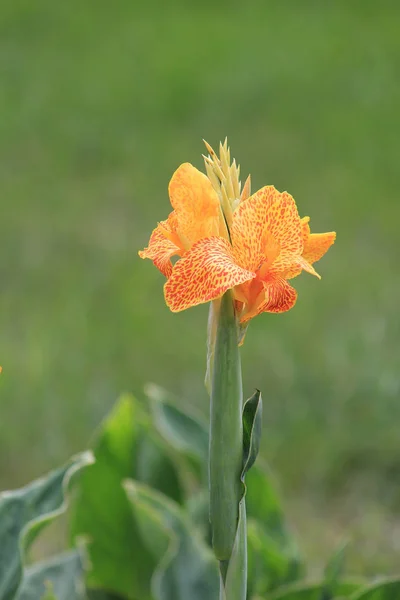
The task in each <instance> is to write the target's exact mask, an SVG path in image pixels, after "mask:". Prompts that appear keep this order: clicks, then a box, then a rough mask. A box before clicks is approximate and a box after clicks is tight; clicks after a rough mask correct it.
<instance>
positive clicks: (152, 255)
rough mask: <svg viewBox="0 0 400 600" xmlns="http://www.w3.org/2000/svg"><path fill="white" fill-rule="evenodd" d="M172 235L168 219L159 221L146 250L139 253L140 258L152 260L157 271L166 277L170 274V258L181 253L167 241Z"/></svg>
mask: <svg viewBox="0 0 400 600" xmlns="http://www.w3.org/2000/svg"><path fill="white" fill-rule="evenodd" d="M173 235H174V232H173V230H172V229H171V223H170V219H168V220H166V221H161V223H159V224H158V225H157V227H156V228H155V229H154V231H153V233H152V234H151V236H150V240H149V245H148V246H147V248H144V250H141V251H140V252H139V256H140V257H141V258H149V259H150V260H152V261H153V263H154V265H155V266H156V267H157V269H159V270H160V271H161V273H163V275H165V276H166V277H169V276H170V275H171V273H172V264H171V256H173V255H174V254H180V252H181V251H180V248H179V246H177V245H176V244H174V242H172V241H171V240H170V239H168V237H172V236H173ZM167 236H168V237H167Z"/></svg>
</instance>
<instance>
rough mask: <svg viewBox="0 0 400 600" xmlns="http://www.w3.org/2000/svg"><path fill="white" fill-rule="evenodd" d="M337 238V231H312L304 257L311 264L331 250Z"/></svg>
mask: <svg viewBox="0 0 400 600" xmlns="http://www.w3.org/2000/svg"><path fill="white" fill-rule="evenodd" d="M335 239H336V233H335V232H334V231H330V232H329V233H311V234H310V235H309V236H308V239H307V241H306V243H305V245H304V251H303V258H304V259H305V260H306V261H307V262H309V263H310V264H312V263H315V262H316V261H317V260H319V259H320V258H322V256H323V255H324V254H325V253H326V252H327V251H328V250H329V248H330V247H331V246H332V244H333V243H334V241H335Z"/></svg>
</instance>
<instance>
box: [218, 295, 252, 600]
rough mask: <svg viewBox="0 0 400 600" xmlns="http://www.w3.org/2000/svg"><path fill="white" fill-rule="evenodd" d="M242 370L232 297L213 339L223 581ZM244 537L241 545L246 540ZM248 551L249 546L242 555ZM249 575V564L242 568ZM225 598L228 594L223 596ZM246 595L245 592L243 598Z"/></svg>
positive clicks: (239, 456)
mask: <svg viewBox="0 0 400 600" xmlns="http://www.w3.org/2000/svg"><path fill="white" fill-rule="evenodd" d="M242 408H243V392H242V373H241V365H240V353H239V348H238V323H237V320H236V317H235V310H234V304H233V297H232V293H231V292H227V293H226V294H225V295H224V296H223V297H222V299H221V306H220V310H219V315H218V325H217V333H216V340H215V350H214V364H213V374H212V386H211V418H210V457H209V459H210V464H209V473H210V520H211V529H212V539H213V548H214V553H215V555H216V557H217V559H218V560H219V561H220V571H221V577H222V582H223V583H225V580H226V575H227V570H228V568H229V561H230V558H231V555H232V550H233V546H234V543H235V538H236V534H237V529H238V521H239V502H240V498H241V492H242V484H241V481H240V474H241V470H242V461H243V425H242ZM245 538H246V536H241V542H240V543H241V544H244V545H245V544H246V539H245ZM241 554H242V555H243V556H244V561H245V555H246V548H245V547H244V548H242V553H241ZM242 571H243V573H244V575H243V576H244V577H245V576H246V573H245V571H246V569H245V562H244V565H243V569H242ZM223 597H224V596H223ZM244 597H245V596H244ZM227 600H229V599H228V598H227Z"/></svg>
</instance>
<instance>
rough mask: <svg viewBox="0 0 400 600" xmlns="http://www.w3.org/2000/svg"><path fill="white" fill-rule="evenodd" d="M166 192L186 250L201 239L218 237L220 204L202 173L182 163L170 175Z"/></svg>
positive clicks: (188, 164)
mask: <svg viewBox="0 0 400 600" xmlns="http://www.w3.org/2000/svg"><path fill="white" fill-rule="evenodd" d="M168 190H169V197H170V200H171V204H172V206H173V208H174V210H175V214H176V217H177V224H178V226H177V233H178V235H179V237H180V238H181V240H182V243H183V244H184V246H185V247H186V249H187V250H188V249H189V248H190V246H191V245H192V244H194V243H195V242H197V241H198V240H200V239H202V238H204V237H210V236H213V235H218V231H219V215H220V202H219V199H218V196H217V194H216V192H215V190H214V188H213V187H212V185H211V182H210V180H209V179H208V177H206V176H205V175H204V173H201V171H199V170H198V169H196V168H195V167H193V165H191V164H190V163H184V164H183V165H181V166H180V167H179V168H178V169H177V170H176V171H175V173H174V174H173V176H172V179H171V181H170V183H169V188H168Z"/></svg>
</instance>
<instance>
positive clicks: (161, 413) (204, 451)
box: [145, 384, 208, 465]
mask: <svg viewBox="0 0 400 600" xmlns="http://www.w3.org/2000/svg"><path fill="white" fill-rule="evenodd" d="M145 393H146V395H147V396H148V398H149V399H150V400H151V407H152V414H153V419H154V425H155V427H156V428H157V430H158V431H159V433H160V434H161V435H162V436H163V438H164V439H165V440H166V441H167V442H168V443H169V444H171V446H172V447H173V448H175V449H176V450H178V451H179V452H182V453H184V454H186V455H187V456H192V457H194V458H197V459H198V460H199V461H200V463H201V464H202V465H206V464H207V461H208V429H207V425H206V423H204V422H203V421H202V420H201V418H200V417H197V416H194V415H193V414H190V413H189V412H188V411H186V410H185V411H184V410H182V409H181V408H180V407H179V406H178V405H177V404H176V402H175V401H174V400H173V399H172V397H171V395H170V394H168V392H166V391H165V390H164V389H162V388H161V387H159V386H157V385H155V384H148V385H147V386H146V388H145Z"/></svg>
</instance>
